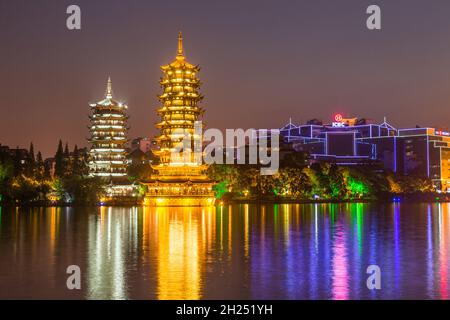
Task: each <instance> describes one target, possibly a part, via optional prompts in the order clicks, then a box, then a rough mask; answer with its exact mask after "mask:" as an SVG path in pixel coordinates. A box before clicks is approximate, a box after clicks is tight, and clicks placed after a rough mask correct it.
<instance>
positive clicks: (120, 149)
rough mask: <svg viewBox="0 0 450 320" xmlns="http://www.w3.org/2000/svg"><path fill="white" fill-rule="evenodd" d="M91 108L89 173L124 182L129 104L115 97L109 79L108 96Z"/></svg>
mask: <svg viewBox="0 0 450 320" xmlns="http://www.w3.org/2000/svg"><path fill="white" fill-rule="evenodd" d="M90 107H91V110H92V114H91V115H90V116H89V118H90V120H91V126H90V127H89V130H90V133H91V137H90V138H89V139H88V140H89V142H90V143H91V150H90V152H89V155H90V159H89V173H90V175H92V176H98V177H103V178H105V179H107V180H108V181H109V182H110V183H113V184H114V183H116V182H123V181H125V180H126V175H127V167H128V164H127V160H126V155H127V153H126V149H125V145H126V143H127V142H128V140H127V131H128V126H127V120H128V116H127V115H126V110H127V108H128V107H127V106H126V105H125V104H122V103H120V102H117V101H116V100H114V99H113V96H112V84H111V79H108V85H107V89H106V95H105V99H103V100H101V101H99V102H97V103H93V104H90Z"/></svg>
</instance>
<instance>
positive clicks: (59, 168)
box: [55, 139, 65, 177]
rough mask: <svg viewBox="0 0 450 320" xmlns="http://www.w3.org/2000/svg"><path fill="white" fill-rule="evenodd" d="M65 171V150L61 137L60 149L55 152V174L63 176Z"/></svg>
mask: <svg viewBox="0 0 450 320" xmlns="http://www.w3.org/2000/svg"><path fill="white" fill-rule="evenodd" d="M64 172H65V163H64V151H63V146H62V141H61V139H60V140H59V144H58V150H57V151H56V154H55V176H56V177H62V176H63V175H64Z"/></svg>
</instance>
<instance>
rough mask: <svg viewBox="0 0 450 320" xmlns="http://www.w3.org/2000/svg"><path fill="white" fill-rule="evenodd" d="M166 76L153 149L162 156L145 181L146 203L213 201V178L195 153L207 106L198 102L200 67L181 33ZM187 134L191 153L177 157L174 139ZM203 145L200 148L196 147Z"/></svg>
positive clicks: (171, 203) (164, 69) (187, 148)
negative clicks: (189, 56)
mask: <svg viewBox="0 0 450 320" xmlns="http://www.w3.org/2000/svg"><path fill="white" fill-rule="evenodd" d="M161 70H162V72H163V77H162V79H161V81H160V84H161V87H162V89H163V92H162V94H161V95H160V96H159V100H160V102H161V103H162V106H161V108H159V109H158V111H157V112H158V114H159V115H160V116H161V121H160V122H159V123H158V124H157V125H156V127H157V128H158V129H160V135H159V136H158V137H157V138H156V141H157V143H158V145H159V149H155V150H153V152H154V154H155V155H156V156H157V157H159V160H160V161H159V162H160V163H159V164H157V165H153V166H152V168H153V170H155V171H156V172H157V173H156V174H153V175H152V176H151V178H150V179H149V181H147V182H146V185H147V193H146V195H145V200H144V204H146V205H151V206H204V205H212V204H213V203H214V192H213V190H212V186H213V181H211V180H209V179H208V177H207V176H206V174H205V173H204V172H205V170H206V169H207V166H205V165H203V164H202V163H201V159H200V161H198V159H196V154H198V152H200V154H201V145H200V146H196V144H195V140H196V139H197V140H198V141H200V139H199V138H200V137H197V135H198V133H196V128H195V123H196V121H197V120H199V119H200V117H201V115H202V114H203V112H204V110H203V109H202V108H201V107H200V106H199V105H198V104H199V102H200V101H201V100H202V98H203V97H202V95H201V94H200V92H199V88H200V80H199V78H198V77H197V74H198V73H199V71H200V68H199V67H198V66H194V65H192V64H190V63H189V62H187V61H186V58H185V56H184V52H183V38H182V36H181V33H180V34H179V36H178V53H177V55H176V58H175V60H174V61H173V62H172V63H170V64H169V65H165V66H162V67H161ZM200 130H202V128H200ZM183 137H186V138H188V139H189V141H191V142H192V143H190V144H189V145H184V147H183V151H185V152H190V156H187V157H180V158H181V159H178V160H176V161H174V159H173V157H172V155H173V151H174V149H175V147H176V145H175V142H174V140H176V139H180V140H181V139H182V138H183ZM198 147H200V150H197V149H198Z"/></svg>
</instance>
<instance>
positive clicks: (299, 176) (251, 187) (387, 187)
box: [209, 163, 435, 201]
mask: <svg viewBox="0 0 450 320" xmlns="http://www.w3.org/2000/svg"><path fill="white" fill-rule="evenodd" d="M209 175H210V177H211V178H212V179H214V180H215V181H217V182H218V183H217V185H216V186H215V191H216V195H217V198H218V199H223V200H228V201H229V200H231V201H233V200H238V201H245V200H266V201H318V200H319V201H351V200H387V199H390V198H392V197H396V196H409V197H412V196H414V195H424V194H433V193H434V191H435V190H434V187H433V184H432V182H431V180H430V179H427V178H422V177H414V176H402V175H397V174H394V173H392V172H388V171H384V170H371V169H365V168H361V167H360V168H357V167H343V166H336V165H333V164H329V163H315V164H312V165H310V166H309V165H302V166H284V167H281V168H280V169H279V170H278V173H276V174H275V175H267V176H263V175H260V170H259V168H258V167H257V166H247V165H238V166H235V165H213V166H211V167H210V168H209Z"/></svg>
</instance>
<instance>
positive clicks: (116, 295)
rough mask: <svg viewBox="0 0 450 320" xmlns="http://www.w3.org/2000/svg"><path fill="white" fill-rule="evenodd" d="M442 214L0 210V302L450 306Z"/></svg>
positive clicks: (347, 209)
mask: <svg viewBox="0 0 450 320" xmlns="http://www.w3.org/2000/svg"><path fill="white" fill-rule="evenodd" d="M449 206H450V204H392V205H391V204H386V205H383V204H362V203H357V204H305V205H299V204H292V205H290V204H289V205H287V204H283V205H260V206H256V205H248V204H243V205H234V206H217V207H212V208H112V207H111V208H109V207H102V208H33V209H19V208H0V298H44V299H45V298H64V299H73V298H75V299H79V298H88V299H204V298H206V299H232V298H234V299H249V298H252V299H383V298H385V299H386V298H403V299H410V298H418V299H422V298H438V299H448V298H449V290H450V288H449V281H450V280H449V268H450V264H449V258H450V252H449V250H450V249H449V241H450V239H449V232H450V218H449V214H450V213H449V212H450V210H449V209H450V207H449ZM71 264H76V265H79V266H80V268H81V270H82V290H81V291H69V290H67V289H66V287H65V283H66V279H67V274H66V268H67V266H69V265H71ZM371 264H377V265H379V266H380V268H381V272H382V289H381V290H379V291H374V290H368V289H367V287H366V280H367V276H368V275H367V274H366V269H367V266H369V265H371Z"/></svg>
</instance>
